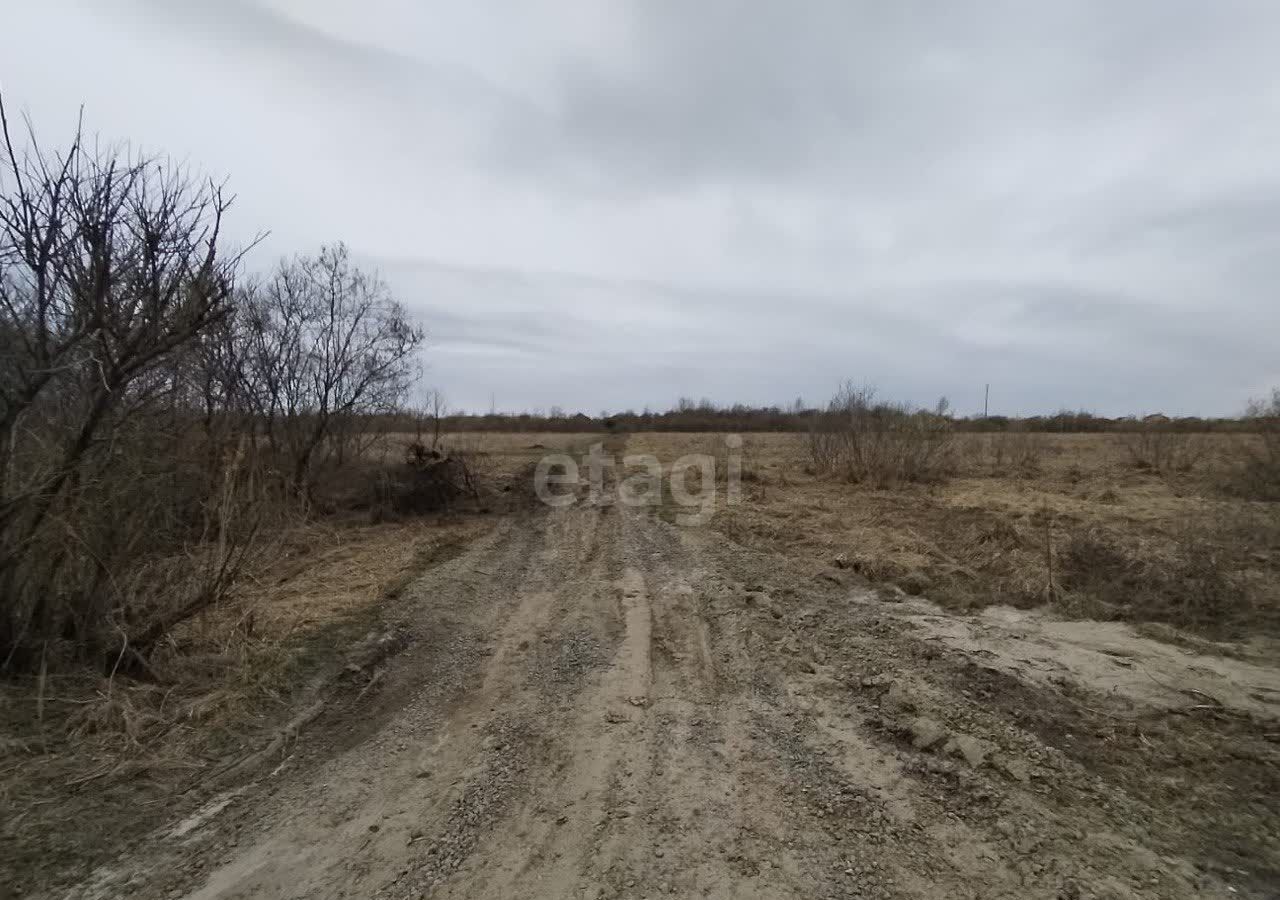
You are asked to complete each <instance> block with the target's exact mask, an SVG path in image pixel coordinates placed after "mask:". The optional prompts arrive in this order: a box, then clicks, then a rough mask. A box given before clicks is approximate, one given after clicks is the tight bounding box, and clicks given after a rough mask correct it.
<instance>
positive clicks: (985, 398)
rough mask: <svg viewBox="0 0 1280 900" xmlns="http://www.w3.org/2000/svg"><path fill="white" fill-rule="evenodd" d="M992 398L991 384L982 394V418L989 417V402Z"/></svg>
mask: <svg viewBox="0 0 1280 900" xmlns="http://www.w3.org/2000/svg"><path fill="white" fill-rule="evenodd" d="M990 400H991V385H990V384H988V385H987V389H986V390H985V391H984V392H983V394H982V418H984V419H985V418H987V404H988V402H989V401H990Z"/></svg>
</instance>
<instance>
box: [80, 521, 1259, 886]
mask: <svg viewBox="0 0 1280 900" xmlns="http://www.w3.org/2000/svg"><path fill="white" fill-rule="evenodd" d="M839 581H841V579H840V578H839V576H827V577H823V578H815V577H814V575H813V573H811V572H810V573H805V572H802V571H799V570H797V569H795V568H793V567H792V565H791V564H790V563H789V562H788V561H787V560H785V559H781V558H777V557H764V556H761V555H759V554H753V553H748V552H747V551H745V550H742V549H741V548H738V547H736V546H734V545H732V544H730V543H728V542H726V541H724V539H723V538H721V537H719V536H718V535H716V534H715V533H714V532H711V531H704V530H701V529H697V528H679V527H676V526H674V525H672V524H669V523H668V522H666V521H664V520H663V519H662V518H661V517H659V516H658V515H656V514H654V512H653V511H651V510H647V509H625V508H608V509H602V508H596V507H586V506H581V505H578V506H574V507H571V508H568V509H558V510H548V509H541V508H539V509H537V510H535V511H532V512H528V513H524V514H520V515H516V516H513V517H511V518H510V519H508V520H506V521H504V522H503V523H502V524H501V525H500V526H499V527H498V528H497V529H496V530H495V531H494V532H493V533H492V534H490V535H488V536H487V537H485V538H483V539H481V540H480V541H479V542H477V543H476V544H474V545H473V546H472V547H470V548H469V549H468V550H467V551H466V552H465V553H463V554H462V555H460V556H458V557H456V558H454V559H452V560H449V561H448V562H445V563H443V564H441V565H438V566H436V567H435V568H433V569H432V570H430V571H429V572H428V573H426V574H425V575H424V576H423V577H422V578H421V579H420V580H419V581H417V582H416V583H415V584H414V585H413V586H412V588H411V589H410V590H409V592H408V594H407V595H406V596H405V597H404V598H403V602H404V604H405V610H404V622H405V629H406V635H407V638H408V645H407V647H406V648H405V649H404V650H403V651H402V652H401V653H399V654H398V655H397V656H396V657H395V658H394V659H393V660H392V661H391V662H390V663H389V665H388V668H387V670H386V674H385V676H384V677H382V678H381V679H380V681H379V682H378V684H377V685H375V687H374V688H373V689H371V690H369V691H368V692H366V693H364V694H363V695H362V696H360V697H358V698H357V697H354V696H353V697H349V698H347V700H346V701H344V702H343V704H341V705H340V706H338V707H337V708H335V709H333V710H331V711H330V712H329V713H328V714H327V715H326V716H324V717H322V718H321V719H320V720H319V721H318V722H317V723H315V724H314V725H312V726H311V727H310V728H309V729H308V730H307V731H306V732H305V733H304V734H303V735H302V736H301V737H300V738H299V740H298V742H297V744H296V745H295V747H294V751H293V754H292V755H291V756H290V757H289V759H288V760H287V761H286V763H284V764H283V765H282V766H281V767H280V768H279V769H278V770H276V771H274V772H267V771H264V772H263V773H262V775H261V777H260V778H259V779H258V780H257V781H256V782H255V783H253V784H251V785H249V786H247V787H245V788H243V789H242V790H240V791H239V792H233V793H230V794H227V795H224V796H221V797H218V798H215V800H214V801H213V802H211V803H210V804H209V805H208V806H207V807H206V808H205V809H204V810H203V811H202V812H201V813H200V814H198V815H197V816H196V817H193V818H190V819H188V820H187V821H185V822H181V823H177V824H176V825H175V827H174V828H172V829H170V830H169V831H168V832H167V833H166V834H163V835H159V836H157V838H156V839H154V840H153V841H151V842H150V844H149V846H148V847H146V848H145V849H142V850H140V851H139V852H138V853H137V854H135V855H134V856H132V857H130V858H127V859H125V860H122V861H121V862H120V863H119V864H118V865H116V866H113V867H112V868H111V869H110V870H109V871H103V872H101V873H99V876H98V878H97V879H96V881H95V883H93V884H91V885H87V886H85V887H84V888H83V890H82V891H81V893H80V895H82V896H91V895H100V896H118V895H120V894H122V893H124V892H126V891H127V892H129V893H130V894H132V895H135V896H166V897H168V896H190V897H192V898H199V900H213V898H250V897H297V898H302V897H308V898H312V897H314V898H322V897H323V898H329V897H387V898H408V897H415V898H416V897H421V896H434V897H468V898H495V900H497V898H503V900H505V898H512V897H534V898H537V897H545V898H561V897H656V896H664V895H666V896H679V897H712V898H721V897H723V898H728V897H768V898H777V897H804V898H813V897H937V898H955V897H983V898H987V897H1019V898H1022V897H1051V898H1059V897H1061V898H1074V897H1191V896H1224V897H1226V896H1233V897H1239V896H1251V895H1252V896H1265V895H1266V890H1265V886H1266V884H1267V882H1268V880H1269V879H1270V878H1271V877H1272V876H1273V875H1274V873H1275V868H1274V864H1275V858H1274V856H1273V855H1272V854H1274V852H1275V848H1276V835H1275V833H1274V832H1273V831H1272V832H1269V833H1268V832H1267V831H1266V829H1265V828H1264V829H1263V830H1262V831H1261V832H1260V833H1255V834H1254V836H1253V837H1252V838H1249V839H1242V838H1239V837H1238V834H1243V833H1246V832H1250V830H1251V829H1252V832H1257V827H1256V826H1257V822H1258V821H1259V820H1258V819H1257V818H1256V817H1257V816H1260V815H1262V814H1263V813H1262V812H1260V811H1259V808H1258V807H1257V806H1256V805H1255V806H1251V804H1257V803H1261V804H1263V806H1264V807H1269V806H1270V804H1272V803H1273V802H1274V798H1272V799H1268V798H1267V797H1266V796H1262V797H1258V796H1256V795H1255V796H1252V797H1251V796H1247V795H1246V794H1247V792H1249V791H1257V790H1265V789H1266V787H1267V785H1268V784H1269V782H1265V779H1266V778H1267V777H1273V776H1267V775H1265V774H1264V772H1265V768H1266V766H1269V765H1270V764H1271V763H1272V762H1273V761H1274V756H1273V755H1271V756H1268V755H1267V754H1268V752H1270V751H1268V749H1267V748H1268V746H1271V747H1272V749H1274V748H1273V745H1268V744H1267V743H1266V742H1265V741H1264V740H1263V738H1257V739H1256V740H1255V739H1254V738H1252V737H1249V736H1248V735H1249V734H1252V732H1246V731H1245V730H1244V729H1245V726H1244V725H1241V726H1240V729H1239V730H1238V733H1237V731H1233V727H1234V726H1232V725H1230V723H1229V722H1228V723H1227V724H1225V725H1224V724H1223V721H1222V720H1221V719H1217V720H1214V721H1212V722H1200V721H1199V720H1196V719H1195V717H1194V714H1191V713H1188V714H1185V715H1180V716H1177V717H1176V718H1177V719H1179V721H1180V722H1185V723H1186V724H1185V728H1184V726H1183V725H1181V724H1179V725H1177V726H1176V727H1175V728H1174V730H1173V731H1166V732H1165V733H1158V729H1152V728H1151V727H1148V726H1140V727H1138V728H1137V729H1136V730H1135V728H1134V727H1133V726H1132V724H1131V723H1132V722H1133V721H1139V722H1141V721H1145V720H1143V719H1142V716H1144V715H1147V711H1146V710H1145V707H1141V706H1137V707H1135V706H1134V705H1133V704H1132V703H1131V702H1129V701H1125V700H1123V699H1121V698H1118V697H1104V696H1101V695H1098V696H1091V695H1089V694H1087V693H1085V692H1083V691H1080V690H1078V689H1073V688H1070V687H1069V686H1065V687H1064V686H1057V687H1055V686H1053V685H1046V684H1040V685H1038V686H1037V685H1036V684H1034V683H1032V682H1028V681H1024V680H1021V679H1018V678H1016V677H1015V676H1013V675H1011V674H1009V673H1008V672H1007V671H1002V670H1000V669H999V668H998V667H993V666H988V665H984V664H983V661H982V659H981V657H980V656H975V654H974V653H972V652H966V651H964V650H962V649H956V648H955V647H952V646H949V645H948V644H947V643H946V642H944V641H940V640H937V639H934V638H932V637H931V636H930V634H929V632H928V630H927V629H924V630H921V629H919V628H914V627H912V626H911V625H910V624H909V623H908V617H907V616H906V615H905V613H904V612H903V609H904V607H903V604H894V603H888V602H884V601H882V600H879V599H876V598H875V597H874V595H873V594H872V593H871V592H869V591H867V590H865V589H864V588H859V587H858V586H857V585H855V584H852V583H843V584H842V583H837V582H839ZM1179 729H1181V730H1179ZM1186 729H1191V730H1189V731H1188V730H1186ZM1207 734H1213V735H1217V736H1218V737H1214V738H1212V740H1218V739H1219V738H1220V739H1221V740H1222V741H1224V742H1230V746H1231V747H1233V748H1234V749H1236V750H1238V751H1240V754H1239V756H1238V758H1230V756H1229V754H1228V756H1226V757H1224V760H1225V762H1224V766H1225V768H1222V767H1219V768H1215V769H1213V770H1212V772H1210V771H1209V770H1208V769H1205V770H1203V771H1201V772H1200V774H1199V775H1198V776H1197V777H1198V778H1199V779H1200V781H1199V782H1198V783H1190V782H1187V781H1184V782H1181V783H1172V782H1170V779H1176V778H1181V777H1183V775H1184V773H1181V772H1174V771H1173V770H1172V769H1169V768H1167V767H1166V769H1165V770H1163V771H1162V770H1159V769H1158V768H1156V769H1153V768H1152V767H1151V764H1150V763H1149V760H1150V759H1158V758H1161V757H1159V753H1171V752H1173V751H1174V750H1176V749H1178V748H1180V747H1182V746H1183V743H1182V742H1183V741H1184V738H1185V739H1186V740H1191V739H1193V738H1194V739H1195V740H1205V739H1206V738H1204V737H1203V736H1204V735H1207ZM1144 746H1145V747H1146V748H1149V749H1152V748H1153V749H1152V752H1154V753H1156V754H1157V755H1156V756H1154V757H1152V756H1142V754H1143V753H1146V752H1147V751H1146V750H1144V749H1143V747H1144ZM1223 746H1227V745H1226V744H1225V743H1224V744H1223ZM1134 748H1136V749H1134ZM1211 752H1213V751H1211ZM1224 752H1225V751H1224ZM1126 753H1128V754H1136V756H1133V757H1131V758H1127V759H1123V761H1118V760H1121V759H1122V758H1123V755H1124V754H1126ZM1249 754H1253V757H1252V759H1253V761H1250V759H1251V757H1250V755H1249ZM1144 760H1146V761H1147V762H1143V761H1144ZM1135 762H1139V763H1141V764H1138V765H1135V764H1134V763H1135ZM1206 785H1208V788H1206V787H1205V786H1206ZM1260 786H1261V787H1260ZM1204 789H1211V790H1212V791H1216V792H1218V793H1216V794H1213V796H1212V797H1208V798H1206V797H1199V798H1198V799H1197V792H1198V791H1202V790H1204ZM1229 791H1240V792H1241V795H1240V796H1239V797H1237V798H1234V800H1233V803H1234V805H1235V807H1236V808H1234V809H1228V808H1224V806H1223V805H1222V804H1219V803H1218V802H1217V800H1216V799H1215V798H1217V797H1218V796H1219V795H1220V794H1222V792H1229ZM1202 801H1203V802H1202ZM1211 801H1212V802H1211ZM1263 812H1265V810H1263ZM1215 817H1220V818H1215ZM1241 817H1243V818H1241ZM1270 823H1271V826H1269V827H1272V826H1273V825H1274V819H1271V820H1270ZM1252 832H1251V833H1252ZM1250 840H1252V841H1253V843H1252V844H1250V843H1249V841H1250Z"/></svg>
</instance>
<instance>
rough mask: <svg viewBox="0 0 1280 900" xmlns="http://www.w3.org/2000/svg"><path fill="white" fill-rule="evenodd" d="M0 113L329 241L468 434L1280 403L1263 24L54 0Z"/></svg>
mask: <svg viewBox="0 0 1280 900" xmlns="http://www.w3.org/2000/svg"><path fill="white" fill-rule="evenodd" d="M2 19H3V21H2V22H0V87H2V88H3V91H4V95H5V99H6V103H7V104H8V105H9V106H10V108H11V109H18V110H22V111H25V112H27V113H29V114H30V115H31V116H32V118H33V119H34V120H35V123H36V126H37V129H38V130H39V131H40V133H41V134H42V135H44V136H45V137H46V138H49V139H50V140H52V139H54V138H56V137H57V136H60V135H65V134H66V133H67V131H68V129H69V128H70V127H71V126H72V125H73V124H74V120H75V116H76V113H77V109H78V108H79V107H80V105H81V104H83V105H84V107H85V117H86V122H87V124H88V125H89V127H90V128H91V129H92V130H95V131H98V132H100V133H101V134H102V135H103V136H105V137H110V138H121V139H125V138H127V139H129V140H131V141H133V142H135V143H136V144H139V145H141V146H143V147H145V148H146V149H149V150H155V151H163V152H165V153H168V154H171V155H173V156H176V157H180V158H183V159H186V160H188V161H190V162H191V163H193V164H196V165H198V166H200V167H201V168H202V169H204V170H205V171H207V172H211V173H214V174H220V175H226V176H228V177H229V178H230V181H231V185H232V188H233V189H234V190H235V192H236V193H237V195H238V197H239V199H238V201H237V204H236V207H235V210H234V214H233V222H232V226H233V230H234V233H235V234H236V235H237V236H238V237H240V238H241V239H247V238H248V237H249V236H251V235H253V234H254V233H256V232H259V231H262V230H269V231H270V232H271V236H270V238H269V240H268V241H267V242H266V243H265V244H264V246H263V249H262V252H260V253H259V254H257V255H256V256H255V257H254V260H253V262H254V264H255V265H258V266H266V265H269V264H270V262H271V260H272V259H273V258H275V257H277V256H279V255H281V254H285V253H291V252H294V251H295V250H312V249H314V248H316V247H318V246H319V244H321V243H322V242H326V241H336V240H343V241H346V242H347V243H348V244H349V245H350V246H351V248H352V250H353V251H354V252H355V253H356V254H358V255H359V256H360V257H361V258H362V259H364V260H365V261H367V262H368V263H370V264H372V265H376V266H377V267H378V268H379V269H380V270H381V271H382V273H383V275H384V276H385V277H386V278H387V280H388V281H390V283H391V284H392V286H393V288H394V290H395V292H396V293H397V295H398V296H399V297H400V298H401V299H402V300H403V301H404V302H405V303H406V304H407V305H408V306H409V307H410V308H411V309H412V310H413V311H414V313H415V314H416V315H418V316H420V317H421V320H422V322H423V324H424V325H425V327H426V328H427V330H428V334H429V342H430V346H429V349H428V352H427V357H426V359H427V377H428V380H429V381H430V382H431V383H433V384H435V385H438V386H439V387H440V388H441V389H443V390H444V391H445V393H446V394H447V395H448V396H449V398H450V399H451V400H452V402H453V403H454V404H455V405H457V406H461V407H467V408H471V409H487V408H488V406H489V404H490V397H491V396H493V397H494V398H495V399H496V402H497V405H498V407H499V408H503V409H523V408H530V409H531V408H537V407H542V408H546V407H550V406H553V405H559V406H562V407H566V408H571V409H575V408H582V409H586V410H588V411H598V410H600V409H604V408H608V409H612V410H617V409H623V408H627V407H633V408H636V409H639V408H642V407H644V406H646V405H648V406H651V407H654V408H665V407H666V406H669V405H671V404H672V403H673V402H674V401H675V399H676V398H677V397H679V396H680V395H689V396H693V397H702V396H707V397H710V398H712V399H714V400H717V401H722V402H732V401H739V400H740V401H744V402H753V403H760V402H790V401H791V400H792V399H794V398H795V397H796V396H797V395H801V396H803V397H804V398H805V399H806V400H807V401H809V402H816V401H819V400H822V399H824V398H825V397H826V396H828V395H829V394H830V393H831V390H832V388H833V387H834V386H835V384H836V382H838V381H840V380H842V379H845V378H852V379H855V380H857V381H860V382H861V381H867V382H872V383H874V384H876V385H878V386H879V388H880V391H881V393H882V394H884V395H887V396H892V397H894V398H898V399H906V400H911V401H915V402H921V403H924V402H931V401H932V399H933V398H935V397H936V396H937V395H939V394H947V395H949V396H950V397H951V398H952V400H953V402H954V403H955V405H956V406H957V407H958V409H959V410H960V411H961V412H972V411H974V410H978V411H980V410H981V407H982V391H983V384H984V383H986V382H990V383H991V386H992V388H991V390H992V408H993V411H994V412H1002V413H1018V412H1029V411H1036V410H1051V409H1057V408H1059V407H1064V406H1065V407H1072V408H1086V409H1092V410H1095V411H1097V412H1100V413H1103V414H1112V415H1119V414H1123V413H1128V412H1136V413H1144V412H1155V411H1164V412H1168V413H1201V414H1218V413H1221V414H1229V413H1234V412H1236V411H1238V410H1239V409H1240V408H1241V407H1242V406H1243V404H1244V401H1245V400H1246V398H1248V397H1249V396H1251V395H1257V394H1260V393H1261V392H1262V391H1263V390H1264V389H1265V388H1267V387H1268V386H1269V385H1272V384H1280V345H1278V343H1277V335H1280V304H1277V302H1276V299H1277V289H1278V288H1280V52H1278V51H1277V48H1280V3H1276V2H1274V0H1258V2H1255V3H1244V2H1223V0H1198V2H1179V0H1145V2H1128V0H1102V2H1096V3H1092V2H1079V0H1072V2H1065V0H1064V2H1061V3H1055V2H1024V0H1009V2H987V3H978V2H972V3H969V2H957V0H938V2H934V3H928V2H851V0H832V2H821V0H796V2H787V3H784V2H768V0H742V2H718V0H693V2H691V0H669V2H663V0H635V2H610V0H557V2H525V3H513V2H477V0H459V2H456V3H449V4H445V3H435V2H421V0H360V2H355V0H257V2H252V0H216V2H215V0H208V2H187V0H151V2H147V0H92V2H84V3H70V2H60V0H41V2H38V3H37V2H25V3H13V4H8V5H7V8H6V9H5V12H4V14H3V17H2Z"/></svg>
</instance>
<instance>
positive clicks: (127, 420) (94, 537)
mask: <svg viewBox="0 0 1280 900" xmlns="http://www.w3.org/2000/svg"><path fill="white" fill-rule="evenodd" d="M2 113H3V107H2V106H0V116H2ZM3 131H4V150H5V160H4V162H5V164H6V166H5V170H4V172H3V173H2V174H0V179H2V180H0V341H2V342H3V344H4V353H3V354H0V360H2V362H0V597H2V598H3V602H4V611H3V614H0V647H3V651H0V652H3V657H2V658H3V664H4V666H5V667H15V666H17V667H22V666H29V665H31V664H32V661H33V660H34V658H35V657H36V656H37V655H38V656H39V657H40V658H41V659H45V657H46V655H47V653H48V652H49V650H50V645H51V644H52V645H54V649H55V650H56V649H57V647H59V646H64V647H70V648H73V649H74V651H75V653H76V654H78V655H80V656H82V657H85V658H95V657H96V658H98V659H100V660H103V661H105V660H107V659H112V658H118V657H119V655H120V653H121V652H122V650H123V649H124V648H125V647H129V648H130V652H131V653H133V654H135V655H136V654H138V653H139V651H140V650H141V651H145V647H146V645H147V644H148V643H150V642H151V641H153V639H154V638H153V635H154V633H155V631H156V628H157V627H158V625H162V624H163V622H166V621H169V620H170V619H172V617H173V610H174V608H175V607H176V609H179V610H191V609H193V608H196V607H198V606H200V605H204V604H206V603H208V602H212V601H213V600H214V599H216V598H217V597H218V596H219V595H220V594H221V591H222V590H223V589H224V587H225V585H226V584H227V582H228V580H229V578H230V577H232V570H234V568H235V567H236V566H237V565H238V561H239V560H240V559H241V558H242V557H241V554H240V553H239V550H240V548H243V547H244V546H245V545H246V544H247V542H248V541H249V540H250V538H251V537H252V534H253V531H254V527H255V526H254V523H253V521H252V518H253V517H252V515H251V514H250V510H249V508H248V507H246V506H244V505H242V504H241V500H242V499H244V492H243V490H242V489H243V487H244V486H245V480H244V479H245V472H246V470H247V467H246V466H244V465H243V460H242V459H240V460H237V459H236V457H235V453H234V451H232V452H230V454H229V458H228V447H227V446H225V445H216V444H213V443H209V444H207V445H206V444H204V443H203V442H201V441H199V440H195V439H193V438H192V436H191V433H192V430H193V426H196V425H197V423H198V418H197V415H196V412H195V411H196V409H197V408H198V407H197V404H196V403H195V402H193V401H194V397H193V390H194V386H195V380H194V379H193V378H192V377H191V375H192V371H193V369H195V368H197V367H198V363H199V360H200V356H199V353H198V349H199V345H200V342H201V340H202V336H203V335H205V334H210V333H212V332H213V331H214V330H215V329H216V328H217V327H218V326H219V325H220V323H222V322H224V321H226V319H227V318H228V317H229V315H230V310H231V306H232V298H233V292H234V279H235V274H236V270H237V268H238V265H239V258H240V257H239V255H238V254H236V253H226V252H224V251H223V249H222V248H221V247H220V242H219V237H220V233H221V226H222V221H223V217H224V214H225V213H226V211H227V209H228V207H229V203H230V201H229V200H227V199H226V198H225V197H224V196H223V193H222V190H221V188H220V187H219V186H218V185H216V184H211V183H206V182H202V181H199V180H197V179H195V178H193V177H191V176H189V175H188V174H187V173H186V172H185V171H184V170H183V169H182V168H181V167H178V166H174V165H171V164H169V163H167V162H165V161H163V160H157V159H153V158H147V157H130V156H125V155H123V154H121V153H119V152H116V151H112V150H103V151H99V150H89V149H87V148H86V146H85V144H84V142H83V141H82V139H81V138H80V136H78V135H77V137H76V138H75V139H74V140H73V142H72V144H71V145H70V147H69V148H68V149H66V150H65V151H62V152H60V153H47V152H44V151H42V150H41V149H40V147H39V145H38V143H37V142H36V140H35V137H34V135H30V143H31V150H30V151H29V152H27V153H20V152H19V151H18V150H17V148H16V147H15V144H14V142H13V140H12V138H11V135H10V131H9V128H8V123H7V120H6V121H4V129H3ZM209 424H210V425H211V426H212V423H211V422H210V423H209ZM211 536H217V539H218V540H219V541H221V542H222V546H223V548H224V550H225V551H226V552H225V553H223V554H221V560H220V562H218V563H217V564H216V565H215V566H214V567H213V569H212V570H203V571H202V572H200V573H198V574H197V573H193V574H192V578H191V579H190V581H191V583H190V584H188V586H187V588H186V589H185V590H183V591H182V592H180V595H181V596H180V599H175V598H174V597H173V596H172V595H167V596H166V597H165V598H164V599H163V600H161V599H160V598H156V600H155V602H151V601H140V598H139V597H138V595H137V594H136V593H134V592H133V587H134V586H135V584H136V580H135V579H131V578H130V577H129V575H130V573H131V572H132V571H133V570H134V569H133V567H134V565H135V564H136V563H138V562H140V561H146V562H147V564H149V565H152V564H154V562H153V561H154V560H157V559H160V558H163V557H165V556H167V555H171V554H174V553H182V552H183V550H184V548H187V547H191V546H194V545H196V544H199V543H201V542H203V541H204V540H205V539H207V538H209V537H211ZM158 603H163V604H164V605H165V606H166V612H164V613H163V614H161V613H158V612H156V611H155V609H154V607H155V606H156V604H158Z"/></svg>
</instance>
